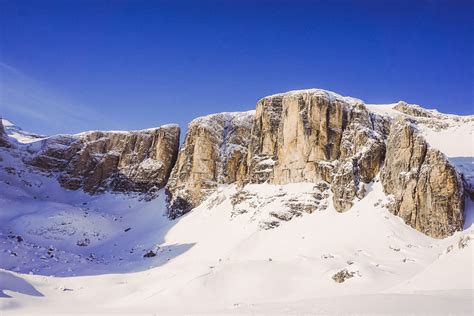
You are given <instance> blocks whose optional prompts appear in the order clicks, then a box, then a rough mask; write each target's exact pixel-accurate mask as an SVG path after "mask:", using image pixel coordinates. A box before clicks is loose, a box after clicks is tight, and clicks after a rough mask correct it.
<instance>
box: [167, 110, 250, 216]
mask: <svg viewBox="0 0 474 316" xmlns="http://www.w3.org/2000/svg"><path fill="white" fill-rule="evenodd" d="M253 118H254V111H249V112H234V113H218V114H213V115H209V116H205V117H200V118H197V119H195V120H193V121H192V122H191V123H190V124H189V126H188V132H187V134H186V138H185V141H184V144H183V145H182V147H181V150H180V152H179V156H178V160H177V162H176V165H175V166H174V168H173V171H172V173H171V176H170V179H169V182H168V185H167V191H168V203H169V216H170V218H176V217H178V216H180V215H182V214H184V213H186V212H188V211H190V210H191V209H192V208H194V207H195V206H197V205H198V204H199V203H201V201H202V200H203V199H204V198H205V197H207V196H208V195H209V194H210V193H212V192H213V191H214V190H215V189H216V188H217V185H218V184H227V183H234V182H242V181H243V180H244V179H245V177H246V173H247V165H246V157H247V147H248V143H249V138H250V131H251V127H252V123H253Z"/></svg>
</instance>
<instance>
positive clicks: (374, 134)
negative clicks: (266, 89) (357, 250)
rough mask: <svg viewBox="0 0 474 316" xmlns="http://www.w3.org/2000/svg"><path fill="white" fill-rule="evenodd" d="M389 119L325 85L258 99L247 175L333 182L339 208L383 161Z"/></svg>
mask: <svg viewBox="0 0 474 316" xmlns="http://www.w3.org/2000/svg"><path fill="white" fill-rule="evenodd" d="M383 128H384V124H383V120H382V118H380V117H375V116H373V115H371V114H370V113H369V111H368V110H367V109H366V108H365V107H364V105H363V103H362V101H360V100H357V99H353V98H347V97H342V96H339V95H337V94H335V93H332V92H328V91H324V90H317V89H314V90H303V91H294V92H288V93H284V94H278V95H275V96H270V97H266V98H264V99H262V100H260V101H259V102H258V104H257V111H256V117H255V123H254V126H253V128H252V136H251V143H250V146H249V154H248V162H247V163H248V165H249V171H248V174H247V176H248V180H249V181H250V182H254V183H262V182H265V181H269V182H270V183H275V184H285V183H292V182H305V181H307V182H319V181H321V180H323V181H326V182H329V183H333V184H334V186H333V192H334V202H335V206H336V208H337V209H338V210H339V211H344V210H347V209H348V208H350V206H351V205H352V202H351V201H352V199H353V198H354V197H355V196H356V195H357V193H358V191H359V186H360V184H361V183H362V182H370V181H372V179H373V178H374V177H375V175H376V174H377V173H378V172H379V170H380V167H381V165H382V162H383V159H384V154H385V147H384V142H383V139H384V132H385V131H384V129H383Z"/></svg>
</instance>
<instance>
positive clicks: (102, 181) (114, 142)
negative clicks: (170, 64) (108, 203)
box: [20, 125, 180, 194]
mask: <svg viewBox="0 0 474 316" xmlns="http://www.w3.org/2000/svg"><path fill="white" fill-rule="evenodd" d="M179 134H180V129H179V126H178V125H165V126H162V127H159V128H152V129H147V130H141V131H131V132H101V131H93V132H85V133H81V134H77V135H58V136H52V137H46V138H43V139H40V140H38V141H35V142H32V143H27V144H24V145H22V146H20V151H21V152H22V154H23V160H24V162H25V163H26V164H28V165H30V166H33V167H35V168H36V169H38V170H41V171H43V172H47V173H50V174H52V175H55V176H56V177H57V178H58V180H59V182H60V183H61V185H62V186H63V187H65V188H67V189H70V190H77V189H82V190H84V191H85V192H88V193H92V194H95V193H100V192H104V191H107V190H108V191H120V192H141V193H151V191H153V190H155V191H156V190H158V189H160V188H162V187H164V186H165V184H166V182H167V180H168V177H169V175H170V173H171V169H172V167H173V165H174V163H175V161H176V157H177V153H178V148H179ZM22 149H23V150H22Z"/></svg>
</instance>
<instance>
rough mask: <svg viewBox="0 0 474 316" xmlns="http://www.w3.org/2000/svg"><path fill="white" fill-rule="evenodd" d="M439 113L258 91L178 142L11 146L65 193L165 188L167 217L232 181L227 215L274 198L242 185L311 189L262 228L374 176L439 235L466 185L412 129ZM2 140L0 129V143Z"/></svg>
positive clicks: (116, 136)
mask: <svg viewBox="0 0 474 316" xmlns="http://www.w3.org/2000/svg"><path fill="white" fill-rule="evenodd" d="M387 113H388V114H387ZM444 117H446V115H444V114H441V113H439V112H437V111H435V110H426V109H423V108H421V107H418V106H414V105H409V104H407V103H405V102H399V103H397V104H394V105H392V106H391V107H389V108H388V107H385V108H384V109H383V110H381V111H379V110H374V106H373V105H366V104H364V102H363V101H361V100H359V99H355V98H350V97H343V96H340V95H338V94H336V93H333V92H330V91H325V90H320V89H309V90H299V91H290V92H287V93H282V94H276V95H272V96H268V97H265V98H263V99H261V100H260V101H258V103H257V107H256V111H248V112H233V113H217V114H212V115H208V116H205V117H200V118H197V119H195V120H193V121H192V122H191V123H190V124H189V126H188V130H187V133H186V136H185V141H184V143H183V144H182V146H181V148H180V149H179V133H180V131H179V127H178V126H177V125H167V126H163V127H160V128H155V129H148V130H142V131H133V132H99V131H96V132H87V133H81V134H77V135H58V136H53V137H48V138H44V139H39V140H35V141H34V142H32V143H31V144H24V145H22V146H20V147H21V148H24V149H25V151H26V152H27V153H28V154H27V155H25V158H24V161H25V162H26V163H27V164H28V165H30V166H33V167H35V168H36V169H39V170H41V171H43V172H48V173H51V174H54V175H56V176H57V177H58V180H59V182H60V183H61V185H62V186H64V187H66V188H68V189H73V190H76V189H82V190H84V191H86V192H89V193H91V194H96V193H100V192H104V191H119V192H140V193H153V192H155V191H156V190H157V189H160V188H163V187H166V192H167V195H168V199H167V203H168V210H169V211H168V216H169V217H170V218H171V219H175V218H177V217H179V216H181V215H183V214H185V213H187V212H189V211H191V210H192V209H193V208H194V207H196V206H198V205H199V204H201V203H202V202H203V201H204V200H206V199H207V198H208V197H209V196H211V195H212V194H213V193H215V192H216V191H218V189H219V187H220V186H221V185H229V184H235V185H236V187H237V188H238V191H237V193H236V194H235V196H233V197H232V201H233V202H232V205H233V206H232V207H233V214H235V215H238V214H241V213H246V212H248V211H249V209H253V210H254V212H259V209H262V208H265V207H270V206H271V205H272V203H273V202H274V201H275V200H274V198H273V197H271V196H269V197H266V198H264V200H262V201H260V200H259V197H258V196H257V195H255V194H253V193H252V192H251V190H250V189H248V188H249V186H252V185H259V184H262V183H268V184H271V185H285V184H291V183H299V182H307V183H313V184H314V185H315V186H314V188H312V189H309V190H308V192H307V193H305V194H302V197H301V199H300V198H298V197H295V196H294V194H293V195H288V196H286V195H285V194H283V193H282V195H281V196H280V197H277V198H278V199H279V201H280V200H281V202H282V205H284V206H285V207H284V209H281V210H275V211H272V212H270V213H269V214H270V215H271V218H270V219H269V221H268V222H264V223H262V228H265V229H268V228H273V227H276V226H278V225H279V224H278V223H279V222H280V221H286V220H290V219H291V218H293V217H295V216H300V215H301V214H302V213H303V212H304V213H312V212H314V211H322V210H324V209H325V208H326V207H327V206H328V203H327V202H328V199H329V197H331V198H332V203H333V205H334V207H335V209H336V210H337V211H339V212H344V211H347V210H349V209H350V208H351V207H352V205H353V203H354V201H356V200H360V199H363V198H364V196H365V194H366V190H367V184H369V183H371V182H373V181H379V175H380V181H381V183H382V185H383V189H384V191H385V193H386V194H387V195H389V196H390V197H391V199H392V203H391V205H390V207H389V209H390V211H391V212H392V213H394V214H396V215H398V216H400V217H401V218H402V219H403V220H404V221H405V222H406V223H407V224H408V225H410V226H412V227H413V228H415V229H417V230H419V231H421V232H423V233H425V234H427V235H429V236H432V237H436V238H442V237H445V236H448V235H451V234H452V233H453V232H455V231H458V230H461V229H462V227H463V222H464V217H463V209H464V195H465V194H464V192H465V191H468V190H465V189H464V187H465V185H464V182H465V181H464V180H463V177H462V175H460V174H459V173H458V171H457V169H456V168H455V167H454V166H453V165H452V164H451V163H450V161H449V159H448V158H447V157H446V156H445V155H444V154H443V153H442V152H441V151H439V150H437V149H435V148H432V147H431V146H430V144H429V143H428V142H427V141H426V139H425V138H424V137H423V135H422V133H420V132H419V131H418V129H417V126H418V125H419V124H422V125H423V126H429V127H430V128H431V129H433V130H439V129H443V128H446V126H448V125H449V124H451V123H447V122H445V120H444V119H443V118H444ZM450 120H452V121H454V122H455V121H459V120H460V121H463V122H464V121H466V120H467V121H469V122H471V121H474V118H473V117H471V116H467V117H457V116H450ZM2 144H3V145H2ZM10 145H11V143H10V142H9V141H8V136H7V134H6V133H5V130H4V127H3V125H0V146H10ZM466 187H467V188H469V186H466ZM322 188H324V189H322ZM247 189H248V190H247ZM329 191H330V192H331V194H328V192H329ZM303 195H304V196H305V197H303ZM152 196H153V194H152V195H151V196H149V197H152ZM213 200H219V198H218V197H217V198H216V197H215V196H214V198H213ZM302 200H304V201H302Z"/></svg>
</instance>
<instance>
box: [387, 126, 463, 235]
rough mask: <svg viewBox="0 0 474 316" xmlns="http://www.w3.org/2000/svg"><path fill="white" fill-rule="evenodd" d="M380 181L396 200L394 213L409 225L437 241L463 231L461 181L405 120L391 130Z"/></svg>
mask: <svg viewBox="0 0 474 316" xmlns="http://www.w3.org/2000/svg"><path fill="white" fill-rule="evenodd" d="M381 180H382V184H383V186H384V190H385V192H386V193H387V194H391V195H393V198H394V201H393V205H392V207H391V211H392V212H393V213H394V214H396V215H398V216H400V217H401V218H403V220H404V221H405V222H406V223H407V224H408V225H410V226H412V227H414V228H416V229H417V230H419V231H421V232H423V233H425V234H427V235H429V236H432V237H435V238H440V237H446V236H448V235H451V234H452V233H453V232H455V231H457V230H461V229H462V227H463V208H464V197H463V194H464V192H463V182H462V180H461V177H460V176H459V174H458V173H457V172H456V170H455V168H454V167H453V166H452V165H451V163H450V162H449V161H448V159H447V158H446V156H445V155H444V154H442V153H441V152H440V151H439V150H436V149H434V148H431V147H430V146H429V145H428V144H427V142H426V140H425V139H424V138H423V137H422V136H421V135H419V133H418V132H417V131H416V129H415V127H414V126H413V125H412V124H410V123H409V122H408V121H406V120H405V119H403V118H400V119H398V120H397V121H396V122H395V123H394V124H393V125H392V127H391V132H390V135H389V138H388V142H387V155H386V159H385V166H384V168H383V171H382V174H381Z"/></svg>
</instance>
